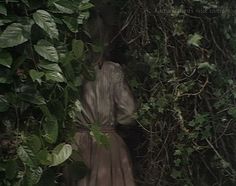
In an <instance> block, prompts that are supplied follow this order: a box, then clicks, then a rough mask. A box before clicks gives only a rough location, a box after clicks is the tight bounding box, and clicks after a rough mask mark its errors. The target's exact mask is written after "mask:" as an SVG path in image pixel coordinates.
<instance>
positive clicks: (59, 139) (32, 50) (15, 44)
mask: <svg viewBox="0 0 236 186" xmlns="http://www.w3.org/2000/svg"><path fill="white" fill-rule="evenodd" d="M91 7H93V5H92V4H91V3H90V2H89V0H82V1H81V0H42V1H33V0H32V1H31V0H8V1H1V2H0V14H1V15H0V16H1V17H0V118H1V120H0V129H1V133H0V185H4V186H7V185H9V186H10V185H11V186H12V185H24V186H26V185H37V184H38V185H46V184H47V185H54V183H55V182H56V180H57V178H58V177H60V175H58V174H56V171H55V167H56V166H58V165H60V164H61V163H63V162H64V161H65V160H67V159H68V158H69V157H70V156H71V154H72V148H71V146H70V145H69V144H67V142H69V140H70V138H71V136H72V133H71V132H72V130H69V129H70V128H73V125H72V123H73V122H72V121H73V116H74V112H76V111H77V110H78V109H80V103H79V101H75V100H77V99H78V95H79V86H80V85H81V78H82V76H84V77H88V78H92V77H91V73H90V70H89V67H88V64H87V62H86V61H87V60H86V57H87V56H88V55H87V53H88V51H90V49H91V48H92V47H94V46H93V45H92V44H91V43H90V45H89V43H88V42H86V44H85V43H84V42H83V41H82V40H81V38H89V35H88V34H87V35H86V33H85V32H84V29H83V24H84V22H85V21H86V20H87V19H88V17H89V9H90V8H91ZM74 102H75V104H74ZM65 126H67V127H66V128H67V129H68V128H69V129H68V130H66V129H65ZM68 126H69V127H68ZM65 131H66V132H65ZM79 166H80V167H81V166H82V167H81V168H84V167H83V164H80V165H79ZM75 168H77V169H78V167H75ZM41 178H42V179H41ZM40 180H41V181H40ZM44 180H46V182H45V181H44ZM45 183H46V184H45Z"/></svg>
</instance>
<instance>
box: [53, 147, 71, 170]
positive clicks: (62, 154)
mask: <svg viewBox="0 0 236 186" xmlns="http://www.w3.org/2000/svg"><path fill="white" fill-rule="evenodd" d="M71 154H72V147H71V145H69V144H64V143H61V144H59V145H58V146H56V147H55V149H53V151H52V160H53V163H52V164H51V166H57V165H59V164H61V163H63V162H64V161H66V160H67V159H68V158H69V157H70V156H71Z"/></svg>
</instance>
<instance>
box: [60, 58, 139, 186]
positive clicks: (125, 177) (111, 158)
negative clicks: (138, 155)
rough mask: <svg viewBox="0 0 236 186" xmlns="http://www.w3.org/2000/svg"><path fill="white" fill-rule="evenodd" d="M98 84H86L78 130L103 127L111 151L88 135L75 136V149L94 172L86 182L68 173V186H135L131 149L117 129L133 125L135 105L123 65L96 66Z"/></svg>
mask: <svg viewBox="0 0 236 186" xmlns="http://www.w3.org/2000/svg"><path fill="white" fill-rule="evenodd" d="M95 73H96V80H95V81H86V82H84V84H83V91H82V101H81V103H82V107H83V109H82V111H81V113H78V117H77V125H78V128H84V127H87V126H88V125H93V124H97V125H100V127H101V130H102V132H104V133H105V134H106V135H107V139H108V141H109V144H110V145H109V147H105V146H102V145H100V144H98V143H97V142H96V141H95V140H94V138H93V137H92V136H91V135H90V134H89V132H86V130H83V131H81V130H79V129H78V131H77V132H76V134H75V136H74V144H73V147H74V149H79V151H80V152H81V156H82V159H83V160H84V162H85V163H86V165H87V166H88V168H89V169H90V174H88V175H87V176H86V177H85V178H83V179H82V180H76V179H74V178H71V177H70V173H69V172H66V171H65V177H66V186H135V183H134V178H133V173H132V165H131V161H130V159H129V154H128V152H127V147H126V144H125V143H124V141H123V140H122V138H121V137H120V136H119V135H118V134H117V133H116V131H115V125H117V124H121V125H129V124H131V123H132V121H133V118H134V117H133V114H134V111H135V103H134V99H133V96H132V93H131V91H130V89H129V87H128V85H127V83H126V81H125V79H124V74H123V72H122V69H121V67H120V65H119V64H116V63H113V62H108V61H106V62H104V64H103V66H102V68H101V69H100V68H99V67H98V66H95Z"/></svg>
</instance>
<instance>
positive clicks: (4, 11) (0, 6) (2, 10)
mask: <svg viewBox="0 0 236 186" xmlns="http://www.w3.org/2000/svg"><path fill="white" fill-rule="evenodd" d="M0 14H3V15H5V16H6V15H7V9H6V7H5V6H4V4H2V3H0Z"/></svg>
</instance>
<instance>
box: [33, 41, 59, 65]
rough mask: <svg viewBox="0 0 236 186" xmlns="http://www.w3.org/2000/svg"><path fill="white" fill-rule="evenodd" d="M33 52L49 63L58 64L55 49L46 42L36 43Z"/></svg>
mask: <svg viewBox="0 0 236 186" xmlns="http://www.w3.org/2000/svg"><path fill="white" fill-rule="evenodd" d="M34 49H35V51H36V52H37V53H38V54H39V55H40V56H42V57H43V58H44V59H47V60H49V61H53V62H58V59H59V58H58V54H57V50H56V48H55V47H54V46H53V45H52V44H51V43H49V42H48V41H46V40H40V41H38V43H37V45H34Z"/></svg>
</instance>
